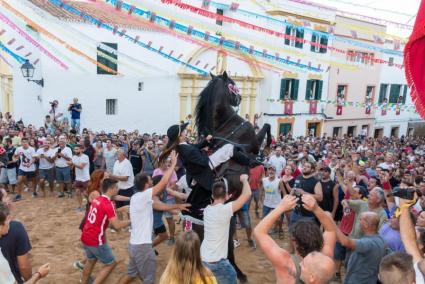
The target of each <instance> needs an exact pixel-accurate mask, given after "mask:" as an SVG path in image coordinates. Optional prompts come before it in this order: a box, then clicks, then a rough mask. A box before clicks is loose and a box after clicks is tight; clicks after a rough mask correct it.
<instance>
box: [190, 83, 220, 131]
mask: <svg viewBox="0 0 425 284" xmlns="http://www.w3.org/2000/svg"><path fill="white" fill-rule="evenodd" d="M219 79H222V78H221V76H215V77H213V79H212V80H211V81H210V82H209V83H208V85H207V86H206V87H205V89H203V90H202V92H201V93H200V94H199V96H198V103H197V104H196V109H195V126H196V128H197V130H198V136H201V135H207V134H210V133H212V131H213V130H214V116H213V112H212V111H211V110H212V109H213V103H214V88H215V86H216V83H217V82H218V81H219Z"/></svg>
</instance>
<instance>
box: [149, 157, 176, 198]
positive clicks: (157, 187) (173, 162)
mask: <svg viewBox="0 0 425 284" xmlns="http://www.w3.org/2000/svg"><path fill="white" fill-rule="evenodd" d="M170 156H171V166H170V167H169V168H168V169H167V170H166V171H165V173H164V175H163V176H162V178H161V180H160V181H159V182H158V184H157V185H155V186H154V187H153V189H152V195H153V196H154V195H158V194H160V193H161V192H162V191H163V190H164V189H165V187H166V186H167V183H168V181H169V180H170V178H171V175H172V174H173V172H174V169H175V168H176V165H177V157H178V155H177V154H176V152H175V151H174V150H173V151H172V152H171V154H170Z"/></svg>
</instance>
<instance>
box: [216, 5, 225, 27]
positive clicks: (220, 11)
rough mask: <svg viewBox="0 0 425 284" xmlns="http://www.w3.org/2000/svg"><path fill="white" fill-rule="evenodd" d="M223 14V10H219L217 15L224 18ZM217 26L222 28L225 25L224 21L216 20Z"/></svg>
mask: <svg viewBox="0 0 425 284" xmlns="http://www.w3.org/2000/svg"><path fill="white" fill-rule="evenodd" d="M223 14H224V11H223V9H217V15H221V16H223ZM215 24H216V25H219V26H222V25H223V21H222V20H219V19H216V20H215Z"/></svg>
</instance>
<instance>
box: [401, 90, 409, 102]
mask: <svg viewBox="0 0 425 284" xmlns="http://www.w3.org/2000/svg"><path fill="white" fill-rule="evenodd" d="M407 88H408V87H407V85H404V88H403V98H402V100H401V103H402V104H405V103H406V96H407Z"/></svg>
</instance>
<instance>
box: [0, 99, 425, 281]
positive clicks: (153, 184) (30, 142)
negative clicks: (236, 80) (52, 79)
mask: <svg viewBox="0 0 425 284" xmlns="http://www.w3.org/2000/svg"><path fill="white" fill-rule="evenodd" d="M53 108H54V106H53V105H52V110H53ZM69 109H70V111H71V112H78V113H79V112H81V109H82V108H81V105H80V104H78V100H74V103H73V105H70V107H69ZM78 110H79V111H78ZM50 115H51V116H50ZM50 115H49V116H48V117H46V124H45V125H44V126H43V127H39V128H37V127H35V126H34V125H24V123H23V122H22V121H14V120H13V118H12V117H11V116H10V115H6V118H5V119H2V121H1V122H0V139H1V141H2V143H1V144H2V145H0V167H1V172H0V184H1V189H0V248H1V254H0V264H1V265H0V283H14V282H16V283H35V282H37V281H38V280H39V279H41V278H43V277H45V276H46V275H47V274H48V273H49V271H50V267H49V264H45V265H43V266H41V267H40V268H38V270H37V271H36V272H35V273H33V271H34V269H33V267H32V265H31V261H30V258H29V255H28V253H29V252H30V250H31V242H30V239H29V237H28V234H27V232H26V230H25V227H24V224H22V223H20V222H18V221H16V220H13V216H14V214H13V210H15V209H14V206H13V204H14V203H13V202H19V201H21V200H22V199H24V198H31V197H32V198H44V197H45V196H48V195H49V196H54V197H55V198H73V199H75V207H76V209H75V210H76V212H77V213H81V215H82V214H83V213H84V217H83V218H82V221H81V225H80V229H81V244H80V245H81V246H82V248H83V250H84V258H83V259H81V260H78V261H75V263H74V267H75V268H76V269H80V270H81V271H82V276H81V282H82V283H84V284H86V283H103V282H104V281H105V279H107V278H108V276H109V274H110V273H112V272H113V270H114V268H115V266H116V264H117V262H116V260H115V256H114V252H113V250H112V248H111V247H110V246H109V244H108V241H107V232H111V231H112V232H114V231H115V232H118V233H123V232H129V234H130V235H129V236H130V238H129V244H128V268H127V273H126V274H125V275H122V277H121V279H120V283H130V282H131V281H132V280H134V279H135V278H140V279H142V281H143V283H158V281H159V283H161V284H169V283H176V284H180V283H188V284H189V283H190V284H192V283H206V284H213V283H232V284H233V283H237V280H238V279H239V281H241V282H245V281H246V279H247V276H246V275H244V274H243V273H242V272H240V271H239V269H237V268H236V267H235V266H234V261H229V258H230V256H229V255H228V246H229V245H233V246H234V247H235V248H236V247H238V246H240V245H242V242H241V241H240V240H241V239H242V235H241V233H240V232H239V233H238V236H236V234H230V236H229V229H230V227H231V222H235V221H237V223H238V226H239V227H240V228H243V229H244V230H245V233H246V241H247V243H246V245H247V246H249V247H251V248H252V249H261V251H262V252H263V253H264V255H265V256H266V257H267V259H269V260H270V262H271V264H272V266H273V268H274V270H275V274H276V282H277V283H329V282H330V281H337V282H343V283H348V284H351V283H356V284H357V283H371V284H372V283H378V281H380V282H381V283H384V284H392V283H425V282H424V275H425V274H424V273H425V261H423V257H424V252H425V179H424V172H425V140H424V139H423V138H418V137H404V136H402V137H401V138H396V137H391V138H370V137H365V136H363V135H362V136H359V137H349V136H344V137H341V138H338V137H328V136H327V135H326V134H324V135H323V137H313V136H308V137H298V138H296V137H292V136H291V135H290V134H289V135H286V136H283V135H282V136H280V137H276V139H273V142H272V145H271V147H270V149H265V150H264V151H263V153H264V157H262V162H261V163H256V164H255V166H254V165H253V164H252V163H250V162H249V161H247V163H246V165H251V166H252V167H251V168H250V170H249V175H247V174H242V175H241V176H240V183H241V185H242V191H241V194H240V195H239V196H237V197H235V196H232V198H231V200H232V201H230V202H229V198H230V196H229V194H228V192H227V184H226V182H223V181H219V182H214V181H212V182H211V184H210V185H209V186H210V188H211V196H212V197H211V202H210V204H209V205H207V206H206V207H205V208H204V209H203V213H202V215H203V224H202V227H201V230H199V228H198V229H197V230H195V229H193V230H192V228H195V227H196V225H197V224H192V226H193V227H192V226H188V225H187V222H183V224H184V226H183V227H184V228H182V229H181V230H180V229H179V228H178V226H177V224H176V221H177V220H179V218H180V217H181V215H179V212H184V211H190V210H191V206H192V205H193V204H188V203H186V200H187V198H188V195H189V194H190V192H191V190H192V188H194V184H196V182H201V181H198V180H196V178H195V183H193V181H192V182H189V183H188V182H187V178H186V173H191V171H194V170H196V167H192V166H193V165H192V164H191V163H195V165H198V166H197V167H198V168H199V167H206V168H211V169H209V170H211V172H213V171H212V170H214V168H215V167H217V166H219V165H220V163H222V162H225V161H227V159H229V158H231V159H235V160H237V162H238V163H244V159H243V156H239V154H238V153H237V152H236V151H235V150H234V149H233V148H232V147H227V146H224V147H222V148H220V149H219V150H218V151H217V152H219V153H220V155H219V157H217V156H218V155H215V156H214V154H213V156H210V159H208V158H207V159H206V160H205V161H204V160H203V159H204V158H205V156H196V155H201V154H199V153H202V155H207V154H206V153H207V152H204V150H203V149H205V147H208V145H209V144H211V143H213V141H214V137H211V136H208V137H206V140H207V142H208V143H205V144H203V146H202V147H197V148H196V149H197V150H194V148H190V147H193V146H192V144H190V143H189V142H186V140H188V139H189V138H188V133H187V130H186V129H185V128H184V127H183V126H179V125H177V126H174V128H173V127H170V129H169V131H168V133H167V135H159V134H156V133H153V134H147V133H144V134H142V133H140V132H139V131H137V130H136V131H133V132H127V131H125V130H121V131H119V132H118V133H105V132H103V131H101V132H91V131H89V130H87V129H84V128H83V129H82V130H81V133H80V131H79V127H80V125H79V115H78V119H77V118H76V117H77V115H76V114H75V113H74V118H73V122H72V127H71V126H70V127H69V128H66V127H63V124H62V123H57V122H53V120H59V117H56V116H57V115H58V114H57V113H55V112H54V111H53V112H52V113H51V114H50ZM52 116H53V117H54V119H53V120H52ZM200 142H201V141H200ZM170 145H175V147H174V148H173V147H170ZM184 149H185V150H184ZM196 151H200V152H199V153H198V152H196ZM186 152H187V153H189V152H190V153H191V156H190V157H199V159H200V160H199V161H191V160H187V159H188V158H187V157H189V156H187V155H186ZM195 152H196V153H195ZM164 155H165V156H166V157H165V159H161V157H163V156H164ZM223 155H227V156H226V157H225V158H223V157H224V156H223ZM218 160H220V161H219V162H217V161H218ZM196 163H198V164H196ZM204 164H205V165H204ZM195 186H196V185H195ZM25 191H28V193H26V194H24V192H25ZM73 202H74V201H73ZM179 216H180V217H179ZM253 220H255V221H256V222H257V221H258V222H259V223H258V224H257V226H255V228H254V226H253V223H254V221H253ZM286 228H288V231H289V234H287V235H286V234H285V232H286ZM229 238H230V239H229ZM277 239H285V240H287V243H288V246H287V247H285V248H283V247H280V246H279V244H278V242H277ZM163 242H166V244H167V245H169V246H170V247H171V246H172V248H173V249H172V253H171V257H170V258H169V260H168V264H167V266H166V268H165V270H164V272H163V273H162V275H161V277H160V279H155V275H156V271H157V267H156V255H157V253H158V252H157V250H156V247H157V246H158V245H159V244H161V243H163ZM76 245H77V244H76ZM122 245H123V246H126V245H127V244H124V243H123V244H122ZM257 246H258V248H257ZM232 257H233V256H232ZM98 262H100V263H101V264H102V268H101V269H100V270H99V271H98V272H97V273H96V277H95V278H94V277H93V275H92V272H93V270H94V267H95V266H96V265H97V263H98ZM248 277H249V275H248Z"/></svg>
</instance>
